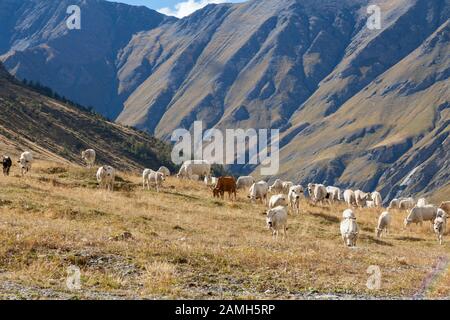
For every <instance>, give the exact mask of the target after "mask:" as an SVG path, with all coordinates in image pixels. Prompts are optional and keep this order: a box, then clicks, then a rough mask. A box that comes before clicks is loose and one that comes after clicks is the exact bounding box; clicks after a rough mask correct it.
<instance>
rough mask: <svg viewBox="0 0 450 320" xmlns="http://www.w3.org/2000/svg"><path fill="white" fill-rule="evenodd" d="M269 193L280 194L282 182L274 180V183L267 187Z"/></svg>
mask: <svg viewBox="0 0 450 320" xmlns="http://www.w3.org/2000/svg"><path fill="white" fill-rule="evenodd" d="M269 192H270V193H281V192H283V181H282V180H280V179H277V180H275V182H274V183H273V184H272V185H271V186H270V187H269Z"/></svg>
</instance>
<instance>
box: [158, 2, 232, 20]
mask: <svg viewBox="0 0 450 320" xmlns="http://www.w3.org/2000/svg"><path fill="white" fill-rule="evenodd" d="M224 2H227V0H187V1H183V2H180V3H177V4H176V5H175V9H171V8H167V7H166V8H161V9H159V10H158V12H160V13H162V14H165V15H168V16H175V17H177V18H183V17H186V16H188V15H190V14H191V13H193V12H195V11H197V10H199V9H201V8H203V7H205V6H207V5H208V4H210V3H224Z"/></svg>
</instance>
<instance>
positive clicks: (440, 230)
mask: <svg viewBox="0 0 450 320" xmlns="http://www.w3.org/2000/svg"><path fill="white" fill-rule="evenodd" d="M446 225H447V219H446V218H443V217H436V219H435V220H434V225H433V229H434V232H435V233H436V235H437V237H438V241H439V244H440V245H442V242H443V241H444V233H445V229H446Z"/></svg>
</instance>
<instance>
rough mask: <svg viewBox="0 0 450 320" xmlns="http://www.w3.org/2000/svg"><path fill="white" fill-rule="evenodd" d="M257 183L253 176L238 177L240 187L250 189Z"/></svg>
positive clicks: (237, 185)
mask: <svg viewBox="0 0 450 320" xmlns="http://www.w3.org/2000/svg"><path fill="white" fill-rule="evenodd" d="M254 183H255V179H254V178H253V177H252V176H242V177H239V178H238V179H237V182H236V187H237V189H238V190H240V189H248V188H250V187H251V186H252V185H253V184H254Z"/></svg>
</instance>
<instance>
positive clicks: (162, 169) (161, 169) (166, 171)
mask: <svg viewBox="0 0 450 320" xmlns="http://www.w3.org/2000/svg"><path fill="white" fill-rule="evenodd" d="M158 172H161V173H162V174H164V176H165V177H170V170H169V168H167V167H164V166H162V167H159V169H158Z"/></svg>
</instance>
